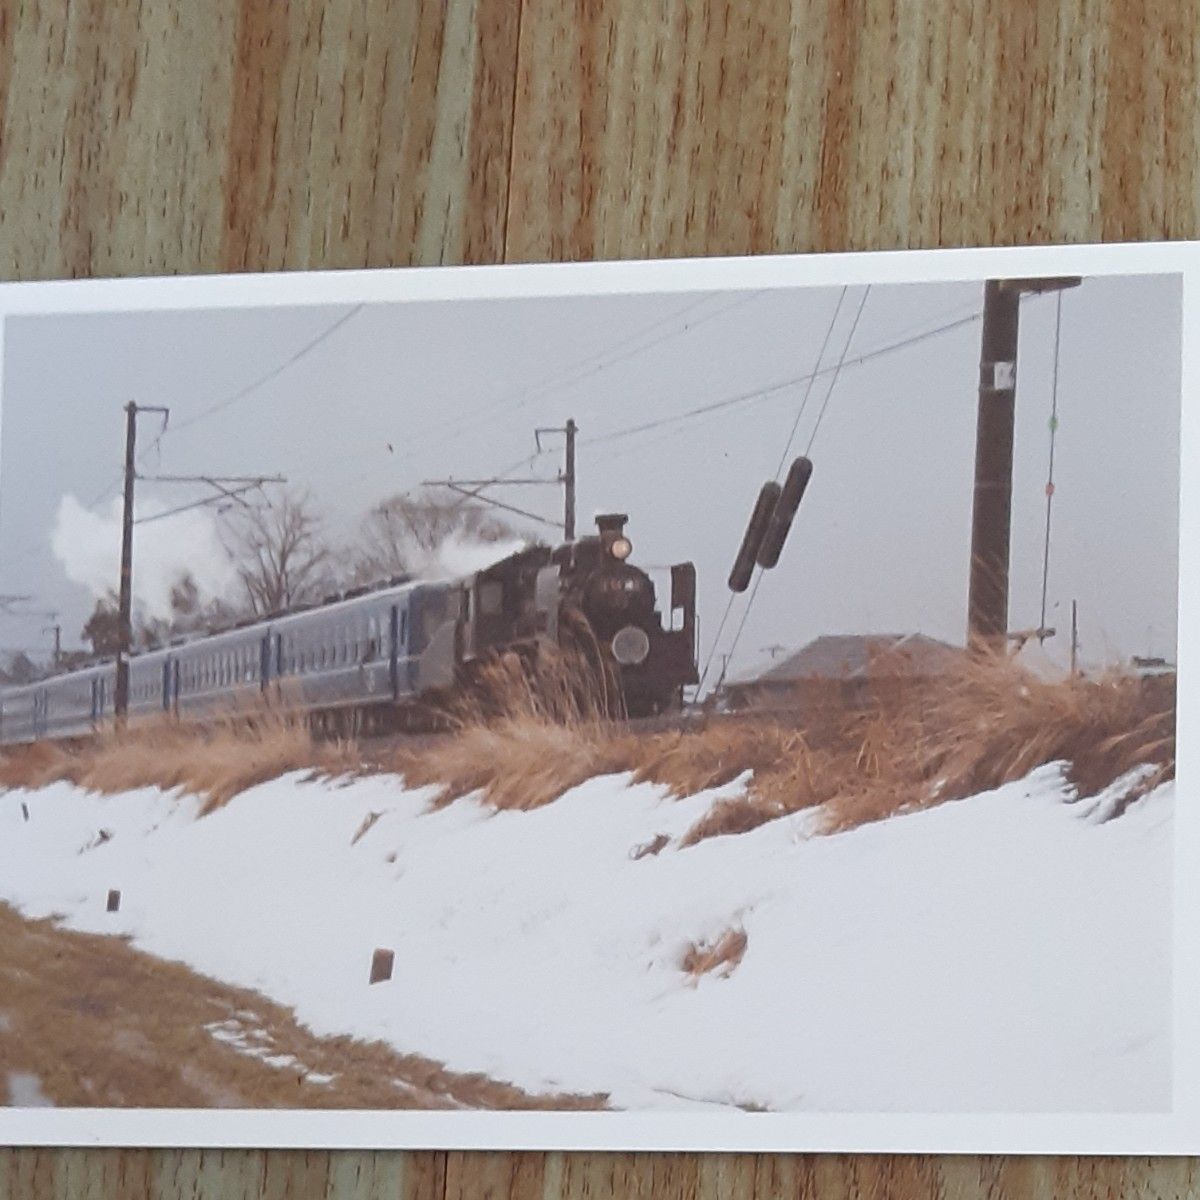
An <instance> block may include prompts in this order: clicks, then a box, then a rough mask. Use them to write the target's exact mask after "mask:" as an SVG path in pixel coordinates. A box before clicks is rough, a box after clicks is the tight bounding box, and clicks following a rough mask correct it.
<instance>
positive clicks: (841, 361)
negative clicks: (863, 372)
mask: <svg viewBox="0 0 1200 1200" xmlns="http://www.w3.org/2000/svg"><path fill="white" fill-rule="evenodd" d="M870 294H871V285H870V284H867V286H866V289H865V290H864V291H863V295H862V299H861V300H860V301H859V302H858V312H856V313H855V314H854V323H853V324H852V325H851V326H850V332H849V333H848V334H847V335H846V340H845V342H844V343H843V344H842V353H841V355H840V356H839V357H838V361H837V363H836V365H835V366H834V370H833V377H832V378H831V379H830V381H829V390H828V391H827V392H826V393H825V402H824V403H823V404H822V405H821V411H820V412H819V413H818V414H817V421H816V424H815V425H814V426H813V431H812V434H811V436H810V437H809V439H808V446H807V448H806V449H805V451H804V453H805V455H806V456H807V455H809V454H810V453H811V451H812V448H813V443H814V442H815V441H816V440H817V430H818V429H820V427H821V420H822V418H823V417H824V416H825V411H826V409H828V407H829V401H830V398H831V397H832V396H833V390H834V388H835V387H836V386H837V381H838V376H839V375H840V374H841V372H842V367H843V366H844V365H845V362H846V355H847V353H848V352H849V350H850V344H851V342H853V340H854V334H855V332H856V330H857V329H858V322H859V320H860V319H861V317H862V314H863V309H864V308H866V306H867V297H868V296H869V295H870ZM827 340H828V339H827ZM805 399H806V400H807V397H805ZM789 449H790V445H789ZM783 457H784V461H785V462H786V461H787V450H785V451H784V456H783ZM765 574H766V572H765V571H764V570H763V569H762V568H761V567H760V568H759V570H758V577H757V578H756V579H755V581H754V586H753V587H752V588H751V589H750V596H749V598H748V599H747V601H746V607H745V608H744V609H743V610H742V619H741V621H740V622H739V623H738V627H737V630H736V632H735V633H734V635H733V641H732V642H731V643H730V646H729V653H728V655H727V657H726V659H725V662H726V667H728V664H729V663H731V662H732V661H733V656H734V654H736V653H737V648H738V642H740V641H741V640H742V634H743V633H744V632H745V629H746V622H747V621H748V620H749V619H750V612H751V610H752V609H753V608H754V601H755V599H756V598H757V596H758V589H759V587H760V586H761V585H762V581H763V577H764V576H765ZM724 682H725V676H724V672H722V675H721V678H720V679H718V680H717V685H716V687H717V689H720V687H721V684H722V683H724Z"/></svg>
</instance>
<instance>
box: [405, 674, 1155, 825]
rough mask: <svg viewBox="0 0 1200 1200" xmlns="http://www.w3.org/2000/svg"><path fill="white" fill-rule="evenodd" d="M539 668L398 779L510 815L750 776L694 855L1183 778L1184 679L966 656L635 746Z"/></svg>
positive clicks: (492, 681)
mask: <svg viewBox="0 0 1200 1200" xmlns="http://www.w3.org/2000/svg"><path fill="white" fill-rule="evenodd" d="M541 669H542V670H543V671H545V672H547V674H545V675H542V676H539V675H538V674H537V673H536V672H531V671H530V670H529V669H528V666H527V665H523V664H518V663H515V662H512V661H504V660H502V661H501V662H500V663H498V664H495V665H494V667H493V668H491V669H490V670H491V674H490V677H489V684H488V689H489V690H488V694H487V699H486V701H485V702H483V703H480V704H479V705H478V706H477V707H476V708H474V709H472V710H467V711H464V712H462V713H460V714H459V717H458V719H457V723H456V726H455V732H454V735H453V736H452V737H449V738H447V739H444V740H443V741H440V742H438V743H437V744H435V745H433V746H431V747H429V748H428V749H426V750H422V751H420V752H418V753H416V754H413V755H410V756H408V757H407V759H406V761H404V762H403V763H401V764H399V766H400V769H401V770H403V772H404V773H405V775H406V776H407V777H408V778H409V779H410V780H412V781H413V782H419V783H438V784H440V785H441V787H442V799H443V800H449V799H451V798H453V797H455V796H459V795H463V794H465V793H467V792H472V791H479V792H481V793H482V794H483V797H484V800H485V802H487V803H489V804H492V805H494V806H496V807H501V808H535V807H537V806H539V805H542V804H545V803H548V802H550V801H552V800H554V799H556V798H557V797H558V796H560V795H561V794H562V793H563V792H565V791H567V790H568V789H569V788H571V787H573V786H575V785H576V784H578V783H582V782H583V781H584V780H586V779H589V778H591V777H592V776H594V775H597V774H601V773H606V772H618V771H628V772H630V773H631V774H632V776H633V778H634V779H635V780H637V781H649V782H654V783H659V784H662V785H664V786H666V787H667V788H669V789H670V790H671V792H672V793H673V794H675V795H677V796H688V795H694V794H695V793H697V792H699V791H702V790H704V789H707V788H713V787H718V786H721V785H723V784H727V783H729V782H731V781H733V780H735V779H737V778H738V777H739V776H741V775H743V774H745V773H746V772H751V773H752V778H751V780H750V783H749V786H748V787H747V789H746V791H745V792H744V793H743V794H741V795H739V796H736V797H732V798H727V799H724V800H721V801H718V802H717V803H716V804H715V805H713V807H712V808H711V809H710V810H709V811H708V812H707V813H706V814H705V816H704V817H703V818H702V819H701V820H700V821H699V822H698V823H697V824H696V825H695V826H694V827H693V828H692V829H691V830H689V831H688V832H687V834H685V836H684V838H683V839H682V840H683V843H684V844H692V843H695V842H698V841H701V840H703V839H704V838H708V837H714V836H719V835H722V834H731V833H741V832H746V831H748V830H750V829H753V828H755V827H756V826H758V825H761V824H763V823H764V822H765V821H769V820H772V819H774V818H776V817H779V816H783V815H786V814H788V813H794V812H797V811H799V810H801V809H807V808H817V807H819V808H820V822H821V827H822V828H824V829H827V830H831V831H832V830H839V829H846V828H850V827H853V826H857V825H861V824H864V823H866V822H869V821H874V820H879V819H881V818H883V817H887V816H890V815H892V814H894V813H897V812H900V811H909V810H913V809H917V808H922V807H927V806H929V805H932V804H938V803H942V802H944V801H947V800H953V799H959V798H962V797H964V796H968V795H972V794H974V793H976V792H979V791H983V790H986V789H989V788H994V787H997V786H999V785H1000V784H1003V783H1006V782H1009V781H1011V780H1015V779H1020V778H1022V777H1023V776H1025V775H1027V774H1028V773H1029V771H1030V770H1032V769H1033V768H1034V767H1037V766H1040V765H1042V764H1044V763H1048V762H1053V761H1059V760H1061V761H1065V762H1066V763H1068V764H1069V768H1068V770H1069V775H1070V778H1071V779H1072V780H1073V781H1074V783H1075V784H1076V786H1077V787H1078V788H1079V790H1080V792H1081V793H1083V794H1094V793H1095V792H1098V791H1099V790H1101V789H1102V788H1103V787H1105V786H1107V784H1109V783H1111V782H1112V781H1113V780H1114V779H1116V778H1118V777H1120V776H1121V775H1124V774H1125V773H1126V772H1127V771H1129V770H1131V769H1132V768H1133V767H1136V766H1140V765H1144V764H1152V765H1153V766H1154V771H1153V773H1151V774H1148V775H1146V776H1145V778H1144V779H1143V781H1142V782H1141V783H1140V784H1139V788H1140V790H1141V791H1146V790H1149V789H1150V788H1152V787H1153V786H1155V785H1156V784H1157V783H1158V782H1160V781H1161V780H1162V779H1165V778H1167V777H1169V776H1171V775H1172V774H1173V773H1174V764H1175V695H1174V686H1173V681H1166V680H1144V679H1139V678H1137V677H1135V676H1132V675H1129V674H1126V673H1122V672H1111V673H1109V674H1106V675H1103V676H1101V677H1098V678H1085V677H1074V678H1067V679H1046V678H1043V677H1041V676H1039V675H1037V674H1036V673H1035V672H1033V671H1031V670H1029V669H1028V668H1026V667H1024V666H1023V665H1021V664H1020V663H1018V662H1016V661H1015V660H1013V659H1012V658H1009V657H1007V656H1001V655H996V656H976V655H971V656H968V655H966V654H964V655H962V656H961V658H960V659H959V660H958V661H956V662H954V663H952V664H950V665H949V666H948V668H947V669H946V670H945V671H944V672H943V673H942V674H940V675H939V676H938V678H937V680H936V681H933V682H922V681H917V680H914V679H912V678H911V677H910V678H897V677H895V676H886V675H885V676H879V677H875V678H871V679H869V680H868V682H867V685H866V687H865V688H864V689H863V691H861V692H860V693H859V694H858V695H857V696H856V697H855V698H853V699H851V698H849V697H847V696H846V694H845V693H844V692H841V691H839V692H838V693H837V697H838V698H837V699H836V700H835V701H834V702H832V707H831V706H829V705H826V706H825V707H823V708H822V709H821V711H820V712H810V713H807V714H806V713H804V712H798V713H797V714H795V716H794V718H792V717H785V716H782V715H780V714H774V715H772V716H771V717H762V716H755V715H754V714H753V713H747V714H745V715H742V716H739V717H736V718H721V719H714V720H712V721H711V722H710V723H708V724H707V725H704V726H701V727H698V728H693V729H683V730H673V731H668V732H661V733H651V734H641V735H635V734H632V733H630V732H629V731H628V730H626V729H625V728H624V727H623V726H621V725H619V724H618V723H615V722H612V721H610V720H608V719H607V718H606V717H605V716H604V715H603V711H602V708H601V706H599V705H598V704H596V703H594V702H592V701H588V700H587V699H586V689H585V690H584V691H583V692H581V690H580V678H579V676H578V674H576V673H574V672H575V667H574V666H573V665H572V664H571V663H570V662H569V661H558V662H551V663H549V664H548V665H547V664H543V666H542V668H541ZM581 696H583V699H581Z"/></svg>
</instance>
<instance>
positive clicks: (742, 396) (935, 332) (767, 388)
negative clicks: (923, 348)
mask: <svg viewBox="0 0 1200 1200" xmlns="http://www.w3.org/2000/svg"><path fill="white" fill-rule="evenodd" d="M981 317H982V314H981V313H980V312H978V311H975V312H974V313H972V314H971V315H969V316H965V317H960V318H959V319H958V320H955V321H949V322H946V323H945V324H942V325H937V326H935V327H934V328H932V329H926V330H923V331H921V332H920V333H916V334H912V335H910V336H908V337H904V338H900V339H898V340H896V341H893V342H889V343H887V344H885V345H883V346H879V347H877V348H876V349H874V350H869V351H866V352H864V353H863V354H860V355H858V356H857V357H856V358H852V359H848V360H847V361H846V362H845V363H842V364H840V368H839V367H832V366H831V367H822V368H818V369H817V370H815V371H812V372H806V373H805V374H803V375H794V376H791V377H789V378H787V379H780V380H776V381H775V382H773V383H769V384H765V385H763V386H761V387H756V388H752V389H750V390H748V391H745V392H739V393H738V394H737V395H734V396H726V397H723V398H722V399H720V400H714V401H710V402H709V403H707V404H701V405H697V406H696V407H695V408H690V409H686V410H685V411H683V412H678V413H672V414H670V415H669V416H666V417H659V418H657V419H655V420H653V421H643V422H641V423H639V424H637V425H630V426H627V427H625V428H623V429H614V430H610V431H609V432H607V433H601V434H596V435H595V436H594V437H590V438H585V439H581V441H580V445H581V446H594V445H599V444H601V443H605V442H612V441H619V440H620V439H622V438H627V437H633V436H635V435H636V434H639V433H646V432H649V431H650V430H652V429H661V428H663V427H664V426H667V425H675V424H679V423H681V422H683V421H688V420H691V419H693V418H696V417H701V416H705V415H707V414H708V413H713V412H719V411H721V410H723V409H727V408H732V407H734V406H735V405H739V404H746V403H749V402H751V401H754V400H760V399H764V398H765V397H767V396H771V395H774V394H775V393H776V392H781V391H783V390H785V389H786V388H789V387H794V386H795V385H796V384H798V383H805V382H807V380H808V379H809V378H810V376H815V377H820V376H824V375H829V374H830V373H832V372H833V371H835V370H838V369H844V368H847V367H857V366H861V365H862V364H863V363H867V362H872V361H874V360H875V359H878V358H882V357H884V356H885V355H888V354H894V353H897V352H899V351H900V350H904V349H907V348H908V347H909V346H915V345H917V344H919V343H921V342H924V341H928V340H929V339H930V338H933V337H939V336H941V335H942V334H944V333H949V332H950V331H951V330H954V329H960V328H962V327H963V326H965V325H973V324H976V323H977V322H978V321H979V320H980V319H981Z"/></svg>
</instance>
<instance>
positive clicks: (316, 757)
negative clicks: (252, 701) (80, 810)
mask: <svg viewBox="0 0 1200 1200" xmlns="http://www.w3.org/2000/svg"><path fill="white" fill-rule="evenodd" d="M357 764H358V756H357V754H356V753H355V750H354V748H353V746H350V745H348V744H345V743H338V742H323V741H317V740H316V739H314V737H313V736H312V733H311V731H310V730H309V728H308V725H307V723H306V722H305V721H304V719H303V718H302V717H300V716H297V715H296V714H294V713H291V712H289V711H287V710H285V709H282V708H278V707H270V706H266V705H256V706H253V707H251V706H243V707H242V708H240V709H237V710H232V711H229V712H225V713H221V714H218V715H216V716H214V718H213V719H212V720H211V721H210V722H208V723H206V724H205V725H196V724H192V723H184V722H179V721H176V720H173V719H171V718H167V717H156V718H151V719H147V720H143V721H138V722H136V723H130V724H129V725H128V726H127V727H126V728H124V729H118V728H109V729H107V730H105V731H103V732H101V733H99V734H97V735H95V736H94V737H92V738H89V739H88V740H86V741H80V742H76V743H70V744H55V745H50V744H46V743H39V744H37V745H34V746H23V747H17V748H15V749H13V750H11V751H6V752H5V753H4V754H3V755H0V784H3V785H4V786H6V787H16V786H20V787H31V788H37V787H44V786H46V785H47V784H49V783H53V782H56V781H59V780H67V781H69V782H71V783H74V784H77V785H78V786H80V787H84V788H88V789H90V790H92V791H96V792H101V793H104V794H109V795H111V794H115V793H117V792H124V791H129V790H130V789H132V788H137V787H147V786H157V787H161V788H166V789H171V788H182V789H183V790H184V791H186V792H189V793H191V794H194V795H198V796H201V797H203V798H204V807H203V809H202V813H208V812H211V811H212V810H213V809H216V808H219V807H220V806H221V805H223V804H225V803H226V802H227V801H228V800H229V799H230V798H231V797H232V796H235V795H237V794H238V793H239V792H243V791H245V790H246V789H247V788H250V787H253V786H255V785H256V784H259V783H265V782H267V781H268V780H271V779H276V778H278V777H279V776H280V775H283V774H285V773H286V772H288V771H294V770H299V769H304V768H310V769H312V770H313V771H315V772H319V773H328V774H335V773H340V772H343V771H348V770H351V769H353V768H354V767H355V766H356V765H357Z"/></svg>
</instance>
